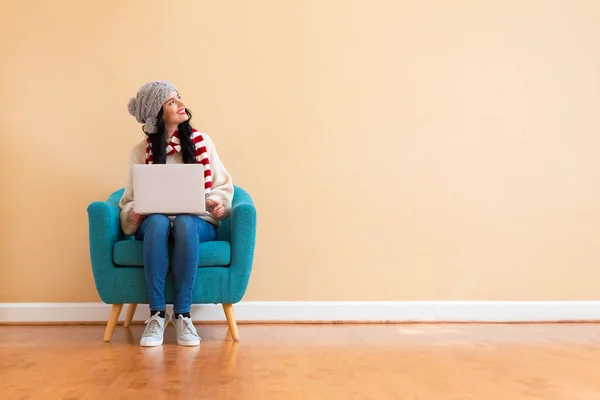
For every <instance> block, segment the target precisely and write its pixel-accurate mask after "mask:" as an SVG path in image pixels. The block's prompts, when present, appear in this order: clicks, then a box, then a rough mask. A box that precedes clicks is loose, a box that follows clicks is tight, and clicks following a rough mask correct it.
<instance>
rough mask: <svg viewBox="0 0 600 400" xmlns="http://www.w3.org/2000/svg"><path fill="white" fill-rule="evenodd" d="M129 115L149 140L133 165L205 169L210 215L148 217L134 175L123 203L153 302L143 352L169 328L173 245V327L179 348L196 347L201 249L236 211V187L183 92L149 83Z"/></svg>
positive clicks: (125, 224) (124, 224)
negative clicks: (140, 209) (138, 202)
mask: <svg viewBox="0 0 600 400" xmlns="http://www.w3.org/2000/svg"><path fill="white" fill-rule="evenodd" d="M128 109H129V113H130V114H131V115H133V116H134V117H135V118H136V120H137V121H138V122H139V123H141V124H144V125H143V127H142V130H143V131H144V133H145V134H146V139H145V140H143V141H142V142H141V143H139V144H137V145H136V146H134V147H133V149H132V150H131V165H133V164H165V163H167V164H172V163H188V164H190V163H200V164H203V165H204V176H205V189H206V193H207V195H206V209H207V211H208V213H207V215H202V216H196V215H180V216H177V217H168V216H166V215H161V214H151V215H148V216H143V215H140V214H138V213H136V212H135V204H134V201H133V186H132V179H131V173H130V175H129V181H128V182H127V186H126V188H125V192H124V193H123V197H122V198H121V201H120V203H119V205H120V207H121V229H122V230H123V232H124V233H125V234H127V235H135V238H136V240H142V241H143V242H144V250H143V255H144V272H145V276H146V287H147V290H148V297H149V299H150V318H149V319H148V320H147V321H146V329H145V330H144V333H143V335H142V338H141V340H140V345H141V346H159V345H161V344H162V343H163V333H164V329H165V327H166V325H167V324H168V323H169V316H168V315H167V314H166V312H165V308H166V303H165V294H164V289H165V277H166V275H167V268H168V265H169V251H168V242H169V241H171V242H173V254H172V258H171V262H170V265H171V272H172V275H173V283H174V288H175V298H174V301H173V312H174V314H173V316H172V322H173V325H175V330H176V332H177V343H178V344H179V345H182V346H197V345H199V344H200V337H199V336H198V333H197V332H196V328H195V327H194V324H193V323H192V320H191V317H190V307H191V303H192V289H193V287H194V281H195V279H196V270H197V268H198V247H199V245H200V243H202V242H207V241H211V240H215V239H216V237H217V228H218V226H219V224H220V220H222V219H225V218H227V216H228V215H229V211H230V209H231V200H232V197H233V185H232V181H231V176H230V175H229V173H228V172H227V170H226V169H225V167H224V166H223V164H222V163H221V160H220V159H219V155H218V154H217V150H216V149H215V146H214V144H213V142H212V140H211V139H210V137H209V136H208V135H206V134H204V133H200V132H198V131H197V130H196V129H194V128H192V126H191V125H190V120H191V117H192V114H191V112H190V111H189V110H188V109H187V108H185V105H184V103H183V101H182V100H181V96H180V95H179V92H178V91H177V89H176V88H175V86H173V84H171V83H170V82H167V81H153V82H148V83H146V84H145V85H144V86H142V87H141V88H140V90H139V91H138V93H137V95H136V97H133V98H131V99H130V100H129V104H128Z"/></svg>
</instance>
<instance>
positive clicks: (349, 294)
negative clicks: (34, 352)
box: [0, 0, 600, 302]
mask: <svg viewBox="0 0 600 400" xmlns="http://www.w3.org/2000/svg"><path fill="white" fill-rule="evenodd" d="M0 7H1V8H0V56H1V58H2V62H0V82H1V87H0V89H1V96H0V121H1V122H0V132H1V133H2V141H3V143H4V146H3V151H2V156H1V157H0V158H1V159H2V164H1V167H2V168H1V172H0V174H1V177H2V194H3V199H2V208H1V214H0V217H1V222H0V223H1V225H2V238H1V239H2V240H1V241H0V243H1V246H2V247H1V249H0V250H1V251H0V257H1V258H0V301H1V302H87V301H98V300H99V297H98V296H97V293H96V289H95V286H94V282H93V278H92V272H91V267H90V261H89V247H88V222H87V213H86V208H87V206H88V204H89V203H90V202H92V201H95V200H103V199H105V198H106V197H107V196H108V195H109V194H110V193H111V192H112V191H113V190H115V189H117V188H119V187H121V186H122V185H123V184H124V182H125V178H126V174H127V168H128V165H127V163H128V157H129V151H130V148H131V146H133V145H134V144H135V143H137V142H138V141H140V140H142V139H143V133H142V131H141V127H140V125H139V124H138V123H137V122H136V121H135V119H134V118H133V117H131V116H130V115H129V114H128V113H127V101H128V99H129V97H130V96H134V95H135V93H136V92H137V89H138V88H139V87H140V86H141V85H143V84H144V83H145V82H147V81H149V80H153V79H167V80H171V81H172V82H174V83H175V84H176V85H177V86H178V88H179V89H180V92H181V94H182V95H183V97H184V100H185V101H186V105H187V106H188V108H190V109H191V110H192V111H193V113H194V117H193V120H192V121H193V123H194V125H195V126H196V127H197V128H198V129H199V130H201V131H204V132H208V133H209V134H210V135H211V137H212V138H213V139H214V141H215V143H216V145H217V149H218V151H219V153H220V155H221V158H222V159H223V162H224V163H225V165H226V167H227V168H228V169H229V170H230V172H231V174H232V175H233V178H234V182H235V184H237V185H240V186H242V187H244V188H246V189H247V190H248V191H249V192H250V193H251V194H252V196H253V197H254V199H255V202H256V206H257V209H258V216H259V220H258V221H259V224H258V241H257V248H256V258H255V264H254V270H253V274H252V278H251V282H250V287H249V289H248V292H247V295H246V299H247V300H446V299H459V300H584V299H597V298H598V293H599V291H600V268H599V267H598V265H599V263H600V246H599V244H600V234H599V226H600V185H599V183H600V157H599V156H598V149H599V147H600V135H599V132H600V123H599V118H598V116H599V113H598V111H599V106H600V46H599V45H598V40H599V39H600V23H598V21H600V2H598V1H592V0H589V1H581V0H580V1H569V2H567V1H542V0H539V1H516V0H514V1H499V0H498V1H476V0H470V1H469V0H462V1H452V2H450V1H445V0H437V1H433V0H431V1H417V0H414V1H392V0H389V1H367V0H362V1H342V0H325V1H322V0H319V1H317V0H312V1H307V0H297V1H276V0H269V1H258V2H257V1H239V2H224V1H223V2H220V1H183V2H164V1H147V0H137V1H127V2H121V1H102V2H82V1H75V0H70V1H67V0H58V1H53V2H47V1H19V2H3V3H2V5H1V6H0Z"/></svg>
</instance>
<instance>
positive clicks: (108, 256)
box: [87, 186, 256, 341]
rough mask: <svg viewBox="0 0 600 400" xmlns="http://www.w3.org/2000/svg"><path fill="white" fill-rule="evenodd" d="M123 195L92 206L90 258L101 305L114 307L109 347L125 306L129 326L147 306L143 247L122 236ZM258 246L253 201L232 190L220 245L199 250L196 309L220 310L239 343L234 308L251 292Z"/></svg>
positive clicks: (167, 293) (119, 193) (170, 283)
mask: <svg viewBox="0 0 600 400" xmlns="http://www.w3.org/2000/svg"><path fill="white" fill-rule="evenodd" d="M123 190H124V189H119V190H117V191H115V192H114V193H112V194H111V195H110V197H109V198H108V199H107V200H106V201H96V202H93V203H91V204H90V205H89V206H88V209H87V212H88V222H89V241H90V258H91V264H92V272H93V275H94V282H95V284H96V289H97V290H98V294H99V295H100V298H101V299H102V301H103V302H104V303H106V304H112V310H111V313H110V317H109V320H108V323H107V325H106V330H105V333H104V340H105V341H110V339H111V337H112V334H113V332H114V329H115V326H116V324H117V322H118V320H119V316H120V314H121V310H122V308H123V304H129V307H128V310H127V315H126V317H125V322H124V325H125V327H127V326H129V324H130V323H131V319H132V318H133V314H134V313H135V310H136V307H137V305H138V304H148V296H147V294H146V281H145V278H144V269H143V268H144V263H143V256H142V247H143V243H142V242H141V241H136V240H135V238H134V237H132V236H127V235H125V234H123V232H122V231H121V225H120V220H119V213H120V209H119V200H120V199H121V196H122V194H123ZM255 241H256V209H255V207H254V203H253V201H252V198H251V197H250V195H249V194H248V193H247V192H246V191H245V190H243V189H242V188H240V187H237V186H235V187H234V197H233V204H232V207H231V214H230V215H229V217H228V218H227V219H225V220H223V221H222V222H221V226H220V227H219V231H218V235H217V240H216V241H213V242H206V243H202V244H201V245H200V261H199V263H198V272H197V275H196V283H195V285H194V290H193V296H192V302H193V304H222V305H223V310H224V311H225V316H226V318H227V324H228V325H229V331H230V333H231V337H232V338H233V339H234V340H238V339H239V335H238V330H237V323H236V321H235V317H234V314H233V306H232V305H233V304H235V303H238V302H239V301H240V300H241V299H242V297H243V296H244V294H245V293H246V289H247V287H248V282H249V280H250V272H251V271H252V263H253V259H254V245H255ZM165 296H166V299H167V303H169V304H172V302H173V297H174V296H173V281H172V277H171V274H170V272H169V273H168V275H167V283H166V287H165Z"/></svg>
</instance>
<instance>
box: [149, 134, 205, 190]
mask: <svg viewBox="0 0 600 400" xmlns="http://www.w3.org/2000/svg"><path fill="white" fill-rule="evenodd" d="M192 143H194V147H195V148H196V151H195V156H196V163H198V164H202V165H204V188H205V189H206V190H207V191H209V190H210V189H211V187H212V174H211V172H210V160H209V159H208V151H207V150H206V143H205V142H204V137H202V134H201V133H200V132H198V131H197V130H196V129H193V128H192ZM180 151H181V141H180V140H179V131H175V133H174V134H173V136H171V139H169V140H167V148H166V150H165V153H166V154H167V155H168V156H170V155H172V154H175V153H179V152H180ZM146 164H152V144H151V142H150V138H146Z"/></svg>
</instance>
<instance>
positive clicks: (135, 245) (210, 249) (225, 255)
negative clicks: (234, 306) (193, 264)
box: [113, 240, 231, 267]
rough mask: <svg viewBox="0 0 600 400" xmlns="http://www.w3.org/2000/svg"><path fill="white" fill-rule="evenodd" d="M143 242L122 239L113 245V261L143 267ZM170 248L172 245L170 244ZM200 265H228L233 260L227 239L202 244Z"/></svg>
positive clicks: (119, 265)
mask: <svg viewBox="0 0 600 400" xmlns="http://www.w3.org/2000/svg"><path fill="white" fill-rule="evenodd" d="M142 250H143V242H141V241H139V240H121V241H118V242H116V243H115V245H114V246H113V262H114V264H115V265H116V266H117V267H143V266H144V256H143V252H142ZM169 250H170V251H171V250H172V245H171V244H169ZM199 251H200V259H199V261H198V267H228V266H229V264H230V262H231V245H230V243H229V242H226V241H214V242H205V243H201V244H200V250H199Z"/></svg>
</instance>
